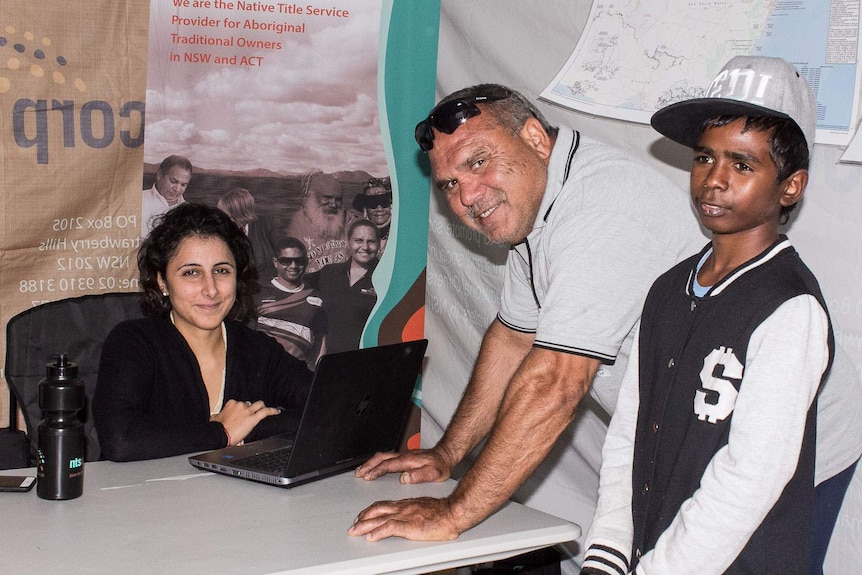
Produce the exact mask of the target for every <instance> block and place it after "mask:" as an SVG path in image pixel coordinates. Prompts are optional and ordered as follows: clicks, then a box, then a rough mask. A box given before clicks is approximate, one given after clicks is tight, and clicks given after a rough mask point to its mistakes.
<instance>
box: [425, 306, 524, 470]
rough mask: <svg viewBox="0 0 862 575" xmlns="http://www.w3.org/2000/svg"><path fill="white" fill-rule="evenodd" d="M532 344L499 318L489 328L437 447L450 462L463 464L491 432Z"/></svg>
mask: <svg viewBox="0 0 862 575" xmlns="http://www.w3.org/2000/svg"><path fill="white" fill-rule="evenodd" d="M532 343H533V337H532V336H531V335H528V334H522V333H518V332H515V331H513V330H510V329H509V328H507V327H505V326H503V325H502V324H501V323H500V322H498V321H497V320H494V322H493V323H492V324H491V326H490V327H489V328H488V331H487V332H486V333H485V337H484V338H483V340H482V347H481V349H480V350H479V357H478V358H477V359H476V365H475V367H474V368H473V374H472V376H471V378H470V382H469V383H468V384H467V388H466V389H465V391H464V395H463V396H462V398H461V401H460V403H459V404H458V408H457V409H456V411H455V414H454V415H453V416H452V421H451V422H450V423H449V425H448V426H447V428H446V431H445V433H444V434H443V437H442V438H441V439H440V441H439V443H438V444H437V447H436V448H435V449H436V450H437V451H438V452H439V453H440V454H441V455H442V456H443V457H445V458H446V459H447V461H448V463H449V464H450V465H452V466H455V465H457V464H458V463H460V462H461V461H462V460H463V459H464V457H466V456H467V454H468V453H470V451H472V450H473V449H474V448H475V447H476V446H477V445H479V442H481V441H482V439H483V438H484V437H485V436H487V435H488V433H489V432H490V431H491V428H492V427H493V425H494V422H495V421H496V419H497V414H498V412H499V410H500V406H501V404H502V402H503V397H504V395H505V393H506V388H507V387H508V384H509V382H510V381H511V380H512V377H513V375H514V374H515V372H516V371H517V369H518V367H519V366H520V364H521V362H522V361H523V359H524V357H525V356H526V355H527V354H528V353H529V351H530V349H531V346H532Z"/></svg>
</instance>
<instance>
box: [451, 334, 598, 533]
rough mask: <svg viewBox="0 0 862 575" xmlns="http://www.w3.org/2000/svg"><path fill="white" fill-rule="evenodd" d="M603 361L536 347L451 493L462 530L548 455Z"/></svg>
mask: <svg viewBox="0 0 862 575" xmlns="http://www.w3.org/2000/svg"><path fill="white" fill-rule="evenodd" d="M598 365H599V364H598V362H597V361H595V360H592V359H588V358H585V357H582V356H572V355H569V354H563V353H560V352H551V351H547V350H533V351H532V352H531V354H530V356H528V357H527V358H526V359H525V361H524V365H522V367H521V368H520V369H519V370H518V372H517V373H516V374H515V377H514V378H513V381H512V383H511V384H510V385H509V388H508V391H507V392H506V394H505V397H504V398H503V400H502V402H501V405H500V410H499V416H498V417H497V419H496V423H495V424H494V426H493V429H492V431H491V434H490V437H489V439H488V442H487V444H486V445H485V447H484V448H483V450H482V453H481V454H480V456H479V458H478V459H477V461H476V463H475V465H473V467H472V468H471V469H470V470H469V471H468V472H467V474H466V475H465V476H464V477H463V478H462V479H461V481H460V483H459V485H458V487H457V488H456V489H455V491H453V493H452V494H451V495H450V496H449V501H450V506H451V508H452V510H453V515H454V516H455V517H457V518H458V520H459V522H460V524H459V526H458V527H459V529H460V530H461V531H463V530H466V529H468V528H470V527H472V526H474V525H476V524H478V523H480V522H481V521H482V520H483V519H485V518H486V517H487V516H488V515H490V514H491V513H493V512H494V511H495V510H496V509H497V508H498V507H499V506H500V505H502V504H503V503H504V502H505V501H506V500H507V499H509V498H510V497H511V496H512V494H514V492H515V491H516V490H517V489H518V487H519V486H520V485H521V484H522V483H523V482H524V481H525V480H526V478H527V477H528V476H529V475H530V474H531V473H532V472H533V471H535V469H536V467H538V465H539V464H540V463H541V462H542V461H543V460H544V459H545V457H546V456H547V454H548V452H550V450H551V448H552V447H553V445H554V443H555V442H556V440H557V439H558V438H559V436H560V434H562V432H563V431H564V430H565V429H566V427H567V426H568V425H569V423H571V421H572V419H573V417H574V413H575V408H576V407H577V405H578V404H579V403H580V400H581V398H582V397H583V396H584V394H585V393H586V392H587V390H588V389H589V386H590V384H591V382H592V379H593V377H594V376H595V372H596V370H597V369H598Z"/></svg>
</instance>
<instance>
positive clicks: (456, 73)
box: [422, 0, 862, 575]
mask: <svg viewBox="0 0 862 575" xmlns="http://www.w3.org/2000/svg"><path fill="white" fill-rule="evenodd" d="M589 9H590V6H589V2H587V1H581V2H574V1H572V0H542V1H539V0H443V2H442V17H441V30H440V47H439V60H438V73H437V83H438V99H439V98H440V97H442V96H443V95H445V94H448V93H450V92H452V91H454V90H456V89H459V88H462V87H464V86H467V85H471V84H476V83H480V82H495V83H501V84H506V85H509V86H511V87H513V88H515V89H517V90H519V91H520V92H522V93H523V94H524V95H526V96H527V97H530V98H531V99H533V101H538V94H539V93H540V92H541V91H542V89H543V88H544V87H545V86H546V85H547V84H548V83H549V82H550V81H551V80H552V79H553V78H554V76H555V75H556V73H557V72H558V71H559V70H560V68H561V67H562V66H563V64H564V63H565V62H566V59H567V58H568V56H569V55H570V53H571V51H572V49H573V48H574V47H575V45H576V43H577V40H578V37H579V34H580V32H581V31H582V30H583V28H584V25H585V23H586V19H587V16H588V14H589ZM537 103H538V104H539V107H540V108H541V109H542V110H543V111H544V112H545V113H546V114H547V115H548V117H549V119H550V120H551V121H552V122H554V123H557V124H567V125H569V126H572V127H574V128H576V129H578V130H581V131H583V132H584V133H586V134H587V135H589V136H590V137H592V138H595V139H599V140H603V141H605V142H608V143H610V144H614V145H617V146H619V147H622V148H624V149H626V150H629V151H630V152H631V153H632V154H633V155H637V156H640V157H643V158H645V159H647V160H648V161H650V162H651V163H652V164H653V165H655V166H656V167H657V168H659V169H660V170H662V171H663V172H665V173H666V174H667V175H669V176H670V177H671V178H672V179H673V180H674V181H676V182H678V184H679V185H680V188H681V189H683V190H687V189H688V176H687V172H686V170H685V168H686V167H687V166H688V165H689V163H690V159H689V156H688V154H689V152H687V151H686V150H684V149H683V148H681V147H679V146H676V145H675V144H672V143H669V142H667V141H666V140H662V139H661V138H660V137H659V136H658V134H656V133H655V132H653V131H652V129H651V128H649V127H648V126H642V125H635V124H628V123H624V122H619V121H615V120H607V119H602V118H596V117H590V116H587V115H584V114H579V113H576V112H572V111H569V110H566V109H563V108H561V107H558V106H555V105H552V104H548V103H546V102H537ZM658 156H660V157H661V159H658ZM839 156H840V150H839V149H837V148H834V147H826V146H817V147H816V148H815V153H814V160H813V165H812V169H811V174H812V179H811V182H810V184H809V188H808V193H807V196H806V199H805V200H804V202H803V204H802V206H801V207H800V209H799V213H798V215H797V216H796V219H795V220H794V222H793V223H792V224H791V225H790V227H789V229H788V230H787V233H788V234H789V235H790V237H791V239H792V241H793V243H794V244H795V246H796V248H797V249H798V251H799V252H800V253H801V255H802V257H803V259H804V260H805V261H806V262H807V263H808V265H809V266H810V267H811V268H812V270H813V271H814V273H815V274H816V275H817V277H818V278H819V279H820V282H821V286H822V288H823V292H824V293H825V295H826V298H827V300H828V301H829V304H830V311H831V313H832V318H833V321H834V324H835V332H836V339H837V340H838V341H839V342H840V343H841V344H842V346H843V347H844V348H845V349H846V350H847V351H848V352H849V353H850V355H851V356H852V359H853V362H854V365H855V367H856V370H857V372H858V371H860V368H862V298H860V288H859V286H860V285H862V252H860V249H859V245H860V244H859V242H858V240H857V238H856V229H857V225H856V221H857V220H858V218H859V214H860V213H862V166H844V165H838V164H837V161H838V158H839ZM683 196H684V197H686V196H685V194H684V193H683ZM682 201H684V200H682ZM430 228H431V229H430V236H429V257H428V291H427V312H426V331H427V334H428V336H429V339H430V341H431V344H430V348H429V363H428V372H427V375H426V376H425V377H424V385H423V387H424V390H423V405H424V413H423V421H422V440H423V444H425V445H426V446H427V445H431V444H433V443H434V442H435V441H436V440H437V439H438V438H439V437H440V434H441V433H442V429H443V428H444V427H445V425H446V423H447V422H448V420H449V418H450V417H451V414H452V411H453V410H454V407H455V405H456V404H457V401H458V399H459V398H460V395H461V393H462V391H463V388H464V385H465V383H466V380H467V378H468V377H469V372H470V369H471V367H472V361H473V359H474V358H475V356H476V353H477V350H478V346H479V342H480V338H481V336H482V334H483V333H484V330H485V328H486V327H487V325H488V324H489V323H490V321H491V320H492V319H493V317H494V315H495V313H496V309H497V293H498V289H499V285H500V283H501V276H500V271H501V266H502V264H503V262H504V257H505V250H504V249H503V248H500V247H499V246H493V245H489V244H488V243H487V242H485V241H484V239H483V238H480V237H477V236H476V235H475V234H472V233H471V232H469V231H468V230H466V228H464V227H463V226H461V225H459V224H458V223H457V222H456V221H455V220H454V219H452V217H451V216H450V214H449V212H448V208H447V207H446V206H445V204H444V203H443V202H442V201H441V198H440V196H439V194H436V193H433V195H432V201H431V215H430ZM587 420H588V421H586V422H585V423H584V424H583V425H582V426H581V428H579V429H577V430H575V431H574V433H578V434H580V437H581V441H582V442H584V443H585V444H587V445H598V443H599V442H600V439H601V438H600V437H599V436H596V434H595V427H594V426H591V425H590V422H589V415H588V417H587ZM588 451H589V450H588ZM575 472H576V470H575ZM560 499H561V501H560V504H563V503H564V500H565V495H561V498H560ZM838 522H839V523H838V526H837V528H836V532H835V535H834V536H833V539H832V545H831V547H830V551H829V555H828V556H827V562H826V573H827V575H845V574H847V575H850V574H851V573H855V572H856V571H858V567H859V566H860V565H862V472H857V473H856V477H855V478H854V480H853V483H852V484H851V486H850V490H849V492H848V494H847V498H846V500H845V505H844V508H843V509H842V512H841V516H840V517H839V519H838Z"/></svg>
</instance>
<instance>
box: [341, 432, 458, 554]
mask: <svg viewBox="0 0 862 575" xmlns="http://www.w3.org/2000/svg"><path fill="white" fill-rule="evenodd" d="M451 471H452V466H451V465H450V464H449V463H448V462H447V461H446V459H445V458H444V457H443V456H442V455H441V452H440V451H439V450H437V449H417V450H412V451H408V452H406V453H377V454H376V455H374V456H373V457H372V458H371V459H369V460H368V461H366V462H365V463H363V464H362V465H360V466H359V467H358V468H357V469H356V477H358V478H360V479H364V480H366V481H371V480H373V479H377V478H378V477H382V476H384V475H386V474H388V473H400V474H401V475H400V477H399V480H400V481H401V483H403V484H405V485H407V484H414V483H429V482H433V483H437V482H440V481H446V480H447V479H449V476H450V475H451ZM462 531H464V529H463V528H461V529H459V528H458V527H456V524H455V518H454V516H453V513H452V510H451V508H450V506H449V500H448V499H435V498H433V497H418V498H414V499H402V500H400V501H378V502H377V503H374V504H373V505H371V506H369V507H367V508H365V509H364V510H362V512H360V513H359V515H358V516H357V517H356V519H355V520H354V522H353V525H352V526H351V527H350V529H349V530H348V531H347V533H348V534H349V535H352V536H354V537H360V536H363V535H364V536H365V538H366V539H367V540H368V541H379V540H381V539H385V538H387V537H404V538H405V539H412V540H414V541H448V540H451V539H455V538H457V537H458V535H460V533H461V532H462Z"/></svg>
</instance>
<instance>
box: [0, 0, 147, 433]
mask: <svg viewBox="0 0 862 575" xmlns="http://www.w3.org/2000/svg"><path fill="white" fill-rule="evenodd" d="M148 11H149V5H148V3H147V2H146V1H141V2H115V1H112V0H87V1H86V2H85V1H83V0H76V1H64V2H48V1H40V2H33V1H24V0H8V1H6V2H4V7H3V10H2V11H1V12H0V165H2V166H0V201H2V216H0V217H2V227H0V290H2V292H0V293H2V297H0V321H2V324H3V326H4V329H3V331H2V335H0V357H5V348H6V345H5V344H6V342H5V325H6V322H7V321H8V320H9V318H10V317H12V316H13V315H15V314H16V313H18V312H20V311H22V310H24V309H26V308H29V307H32V306H34V305H38V304H39V303H42V302H45V301H51V300H57V299H63V298H67V297H74V296H80V295H84V294H91V293H100V292H109V291H133V290H135V289H136V288H137V279H136V278H137V267H136V264H135V257H134V254H135V252H136V250H137V248H138V245H139V242H140V240H139V231H138V229H139V221H138V218H139V215H140V193H141V191H140V182H141V165H142V161H143V143H144V121H145V120H144V101H145V85H146V49H147V25H148V24H147V23H148ZM58 351H59V350H58ZM48 359H49V358H45V361H46V362H47V361H48ZM6 397H7V396H6V392H5V385H4V387H3V389H0V398H2V399H0V404H3V405H5V402H6ZM5 415H6V411H5V410H4V411H3V417H2V420H3V421H5V419H6V417H5Z"/></svg>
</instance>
